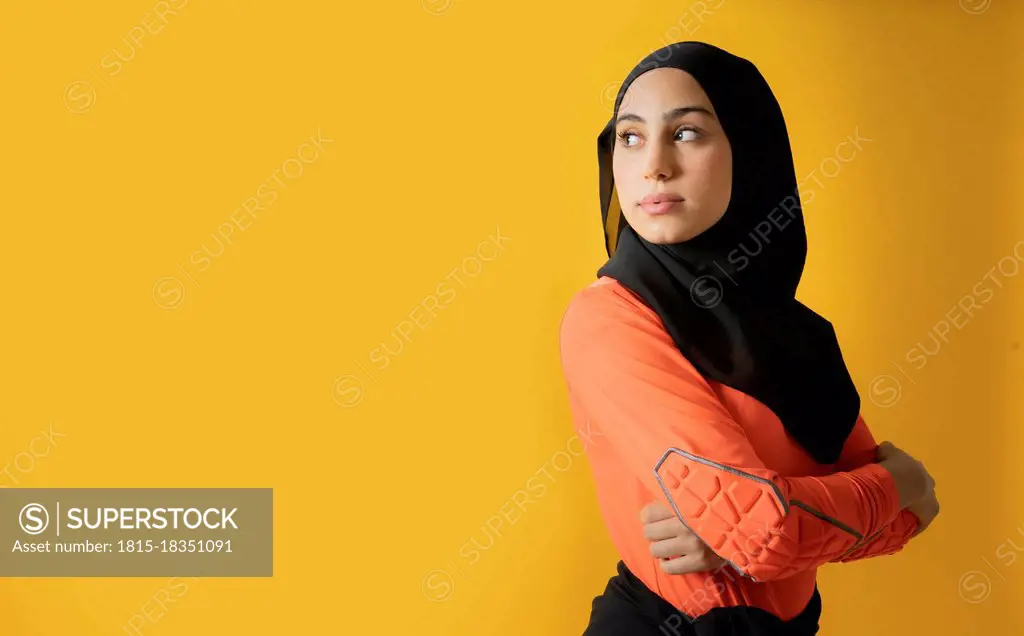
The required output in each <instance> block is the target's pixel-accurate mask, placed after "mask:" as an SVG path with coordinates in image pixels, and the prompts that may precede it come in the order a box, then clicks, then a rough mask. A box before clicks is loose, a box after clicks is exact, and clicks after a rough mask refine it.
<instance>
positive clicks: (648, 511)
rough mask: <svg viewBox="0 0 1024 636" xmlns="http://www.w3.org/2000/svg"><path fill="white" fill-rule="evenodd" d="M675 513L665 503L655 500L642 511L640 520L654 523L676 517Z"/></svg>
mask: <svg viewBox="0 0 1024 636" xmlns="http://www.w3.org/2000/svg"><path fill="white" fill-rule="evenodd" d="M674 518H675V514H674V513H673V512H672V509H671V508H669V507H668V506H666V505H665V504H663V503H660V502H657V501H654V502H651V503H649V504H647V505H646V506H644V507H643V509H642V510H641V511H640V522H641V523H654V522H657V521H662V520H665V519H674Z"/></svg>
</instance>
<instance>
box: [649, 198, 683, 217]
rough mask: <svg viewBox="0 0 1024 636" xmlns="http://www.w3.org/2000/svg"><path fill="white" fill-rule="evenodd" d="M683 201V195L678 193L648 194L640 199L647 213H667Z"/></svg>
mask: <svg viewBox="0 0 1024 636" xmlns="http://www.w3.org/2000/svg"><path fill="white" fill-rule="evenodd" d="M682 202H683V197H681V196H679V195H677V194H668V193H658V194H648V195H647V196H645V197H644V198H642V199H640V207H641V208H642V209H643V211H644V212H646V213H647V214H665V213H666V212H669V211H670V210H672V208H674V207H676V206H677V205H679V204H680V203H682Z"/></svg>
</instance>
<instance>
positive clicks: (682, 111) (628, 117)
mask: <svg viewBox="0 0 1024 636" xmlns="http://www.w3.org/2000/svg"><path fill="white" fill-rule="evenodd" d="M689 113H704V114H705V115H708V116H709V117H711V118H714V116H715V115H714V113H712V112H711V111H710V110H708V109H707V108H704V107H703V106H680V107H679V108H673V109H672V110H667V111H665V112H664V113H663V114H662V115H661V119H662V121H666V122H667V121H671V120H673V119H675V118H676V117H682V116H683V115H687V114H689ZM624 121H635V122H639V123H641V124H644V123H647V122H646V120H645V119H644V118H643V117H641V116H640V115H635V114H633V113H623V114H621V115H619V117H618V119H616V120H615V123H616V125H617V124H619V123H621V122H624Z"/></svg>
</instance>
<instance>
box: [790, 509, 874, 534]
mask: <svg viewBox="0 0 1024 636" xmlns="http://www.w3.org/2000/svg"><path fill="white" fill-rule="evenodd" d="M789 503H791V504H793V505H794V506H796V507H797V508H802V509H804V510H806V511H807V512H809V513H811V514H812V515H814V516H815V517H817V518H818V519H821V520H822V521H824V522H826V523H830V524H832V525H834V526H835V527H837V528H839V529H840V530H842V531H843V532H845V533H847V534H850V535H853V536H854V537H857V542H858V543H859V542H860V541H861V540H863V539H864V535H862V534H861V533H859V532H857V531H856V530H854V529H853V528H851V527H850V526H848V525H846V524H845V523H843V522H842V521H839V520H838V519H834V518H832V517H830V516H828V515H827V514H825V513H823V512H821V511H820V510H816V509H814V508H812V507H810V506H808V505H807V504H805V503H804V502H802V501H798V500H796V499H793V500H792V501H790V502H789ZM854 545H856V544H854Z"/></svg>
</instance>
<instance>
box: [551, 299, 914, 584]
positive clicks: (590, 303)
mask: <svg viewBox="0 0 1024 636" xmlns="http://www.w3.org/2000/svg"><path fill="white" fill-rule="evenodd" d="M591 292H593V293H591ZM602 293H604V292H602V291H600V290H586V291H585V292H584V293H583V294H581V295H580V296H579V297H577V299H575V300H574V302H573V304H572V305H570V307H569V309H568V310H567V312H566V314H565V316H564V318H563V321H562V327H561V350H562V365H563V369H564V371H565V375H566V379H567V382H568V385H569V390H570V392H572V393H573V394H574V397H575V398H576V399H577V400H578V401H579V403H580V404H582V405H583V407H584V408H585V410H586V412H587V413H588V415H589V416H590V419H591V423H592V424H593V426H594V427H595V428H597V429H599V430H600V433H601V434H602V435H603V436H604V437H605V438H607V439H608V440H609V442H610V443H611V445H612V446H613V447H614V448H615V449H616V450H617V452H618V453H619V456H620V459H621V460H622V462H623V463H624V465H626V466H628V468H629V470H630V471H631V472H632V473H633V474H634V475H635V476H636V477H637V478H638V479H639V480H640V481H641V482H642V483H643V484H644V485H645V486H646V487H647V489H648V490H649V491H650V492H651V493H652V494H653V495H657V496H659V497H661V498H663V501H664V502H665V503H666V504H667V505H668V506H670V507H671V509H672V510H673V512H674V514H675V515H676V516H677V517H678V518H679V519H680V520H681V521H682V522H683V523H684V524H685V525H686V527H687V528H689V529H690V530H691V531H692V532H693V533H694V534H695V535H696V536H697V537H699V538H700V539H701V540H702V541H703V542H704V543H705V544H707V545H708V546H709V547H710V548H711V549H712V550H713V551H714V552H715V553H716V554H717V555H719V556H720V557H722V558H724V559H726V560H727V561H729V562H730V563H731V564H732V565H733V566H734V567H735V568H736V569H737V570H738V571H740V572H741V573H742V574H744V575H745V576H748V577H750V578H752V579H755V580H759V581H767V580H774V579H781V578H785V577H788V576H791V575H793V574H795V573H797V572H801V571H805V570H809V569H813V568H817V567H819V566H821V565H823V564H825V563H828V562H841V561H850V560H854V559H863V558H868V557H872V556H878V555H881V554H890V553H893V552H896V551H898V550H899V549H901V548H902V547H903V546H904V545H905V544H906V542H907V541H908V540H909V538H910V536H911V535H912V533H913V532H914V530H915V529H916V527H917V518H916V517H915V516H914V515H913V513H910V512H909V511H906V510H902V511H901V510H900V507H899V495H898V492H897V490H896V487H895V482H894V480H893V477H892V475H891V474H890V473H889V472H888V471H887V470H886V469H885V468H884V467H882V466H880V465H879V464H877V463H874V453H875V448H877V445H876V444H875V441H874V439H873V438H872V436H871V433H870V431H869V430H868V429H867V426H866V424H865V423H864V422H863V419H860V418H859V419H858V422H857V427H856V429H855V431H854V433H853V435H851V437H850V439H849V440H848V442H847V448H846V449H844V453H843V457H842V458H841V460H840V462H839V464H837V466H836V469H837V472H835V473H833V474H831V475H826V476H823V477H784V476H782V475H779V474H778V473H777V472H775V471H773V470H771V469H769V468H768V467H767V466H765V465H764V463H763V462H762V461H761V460H760V458H759V457H758V456H757V454H756V453H755V452H754V449H753V447H752V446H751V443H750V440H749V439H748V438H747V436H746V434H745V432H744V431H743V429H742V427H741V426H740V425H739V424H738V423H737V422H736V421H735V420H734V419H733V418H732V416H731V414H730V413H729V412H728V410H727V409H726V408H725V406H724V405H723V404H722V403H721V401H720V400H719V399H718V397H717V395H716V394H715V393H714V391H713V390H712V389H711V387H710V385H709V384H708V383H707V382H706V381H705V380H704V378H703V377H702V376H701V375H700V373H699V372H698V371H697V370H696V369H695V368H694V367H693V366H692V365H691V364H690V363H689V362H688V361H687V360H686V359H685V358H684V357H683V356H682V354H680V353H679V351H678V349H676V347H675V345H674V343H673V342H672V341H671V338H670V337H669V336H668V334H667V333H665V331H664V329H663V328H662V327H661V326H660V325H659V324H657V323H656V322H654V321H653V320H651V319H650V317H647V316H644V315H642V314H639V313H637V312H636V310H635V309H634V308H632V307H630V306H629V304H628V303H627V301H625V300H624V299H618V300H615V301H611V302H610V301H609V300H608V297H606V296H604V297H603V296H601V295H600V294H602Z"/></svg>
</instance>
